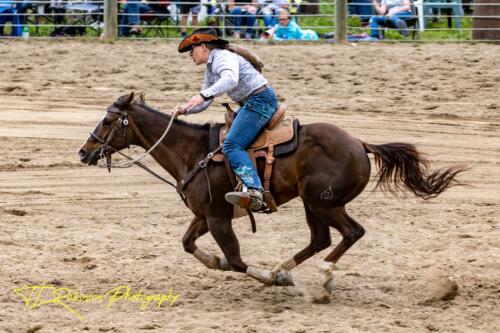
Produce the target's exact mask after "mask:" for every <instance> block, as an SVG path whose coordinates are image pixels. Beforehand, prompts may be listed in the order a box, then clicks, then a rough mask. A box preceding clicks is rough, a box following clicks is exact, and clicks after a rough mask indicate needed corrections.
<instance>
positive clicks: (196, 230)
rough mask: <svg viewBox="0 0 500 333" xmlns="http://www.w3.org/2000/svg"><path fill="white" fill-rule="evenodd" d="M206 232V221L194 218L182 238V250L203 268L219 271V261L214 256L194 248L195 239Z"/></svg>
mask: <svg viewBox="0 0 500 333" xmlns="http://www.w3.org/2000/svg"><path fill="white" fill-rule="evenodd" d="M207 232H208V226H207V221H206V220H204V219H201V218H199V217H195V218H194V219H193V220H192V221H191V224H190V225H189V228H188V230H187V231H186V233H185V234H184V237H183V238H182V245H183V246H184V250H185V251H186V252H188V253H191V254H192V255H193V256H194V257H195V258H196V259H198V260H199V261H201V262H202V263H203V264H204V265H205V266H207V267H208V268H211V269H219V268H220V261H221V259H220V258H219V257H217V256H216V255H213V254H210V253H207V252H205V251H203V250H202V249H200V248H198V247H197V246H196V243H195V242H196V239H198V238H199V237H201V236H203V235H204V234H206V233H207Z"/></svg>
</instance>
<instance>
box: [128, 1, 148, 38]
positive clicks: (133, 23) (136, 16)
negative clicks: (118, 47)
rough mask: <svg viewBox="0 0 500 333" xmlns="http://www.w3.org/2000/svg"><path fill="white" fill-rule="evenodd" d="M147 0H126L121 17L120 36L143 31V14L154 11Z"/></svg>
mask: <svg viewBox="0 0 500 333" xmlns="http://www.w3.org/2000/svg"><path fill="white" fill-rule="evenodd" d="M152 11H153V9H152V8H151V7H150V6H148V4H147V1H145V0H142V1H139V0H130V1H126V3H125V7H123V12H122V15H121V17H120V36H130V35H132V34H140V33H141V27H140V25H141V14H145V13H148V12H152Z"/></svg>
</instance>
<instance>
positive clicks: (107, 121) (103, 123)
mask: <svg viewBox="0 0 500 333" xmlns="http://www.w3.org/2000/svg"><path fill="white" fill-rule="evenodd" d="M102 125H103V126H109V125H111V121H110V120H109V119H107V118H104V119H103V120H102Z"/></svg>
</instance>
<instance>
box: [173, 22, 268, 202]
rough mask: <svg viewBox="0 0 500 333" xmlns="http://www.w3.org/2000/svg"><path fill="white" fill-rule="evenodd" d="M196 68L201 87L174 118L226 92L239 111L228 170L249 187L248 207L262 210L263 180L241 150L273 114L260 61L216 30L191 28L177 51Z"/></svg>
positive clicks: (229, 141) (236, 195) (233, 196)
mask: <svg viewBox="0 0 500 333" xmlns="http://www.w3.org/2000/svg"><path fill="white" fill-rule="evenodd" d="M188 51H189V54H190V56H191V57H192V58H193V61H194V62H195V64H196V65H201V64H206V70H205V78H204V80H203V87H202V90H201V93H200V94H199V95H196V96H193V97H191V99H190V100H189V101H188V102H187V103H185V104H184V105H182V106H180V107H179V108H178V111H177V114H186V115H187V114H191V113H197V112H201V111H203V110H205V109H206V108H208V106H209V105H210V104H211V103H212V101H213V100H214V98H215V97H216V96H220V95H222V94H224V93H227V94H228V96H229V97H230V98H231V99H232V100H233V101H235V102H237V103H238V104H240V106H241V108H240V109H239V110H238V112H237V117H236V118H235V120H234V122H233V124H232V125H231V128H230V130H229V133H228V134H227V137H226V139H225V141H224V146H223V148H224V154H225V155H226V156H227V159H228V160H229V164H230V165H231V169H232V170H233V172H234V173H235V174H236V175H237V176H238V177H239V178H240V179H241V181H242V182H243V185H244V186H243V192H245V190H246V189H248V195H249V196H250V199H251V204H250V205H251V208H252V209H255V210H258V209H260V208H261V207H262V205H263V203H262V192H263V191H264V189H263V188H262V184H261V181H260V179H259V176H258V174H257V171H256V170H255V167H254V165H253V164H252V162H251V160H250V158H249V156H248V154H247V153H246V151H245V149H246V148H247V147H248V146H249V145H250V144H251V143H252V142H253V141H254V140H255V138H256V137H257V135H258V134H259V132H260V131H261V130H262V128H264V127H265V126H266V125H267V123H268V122H269V120H271V118H272V116H273V115H274V113H275V112H276V111H277V110H278V99H277V97H276V94H275V93H274V90H273V88H271V86H270V85H269V83H268V81H267V80H266V78H264V76H263V75H262V74H261V68H262V63H261V62H260V60H259V59H258V58H257V56H255V55H254V54H252V53H251V52H249V51H248V50H246V49H243V48H241V47H235V46H233V45H228V42H227V41H226V40H224V39H220V38H219V37H218V35H217V32H216V30H214V29H210V28H208V29H207V28H203V29H197V30H195V31H194V32H193V33H192V34H191V35H189V36H187V37H186V38H184V39H183V40H182V41H181V43H180V44H179V52H181V53H183V52H188ZM243 192H229V193H227V194H226V195H225V198H226V200H227V201H228V202H229V203H232V204H234V205H235V204H239V202H240V199H241V197H242V196H244V195H245V193H243Z"/></svg>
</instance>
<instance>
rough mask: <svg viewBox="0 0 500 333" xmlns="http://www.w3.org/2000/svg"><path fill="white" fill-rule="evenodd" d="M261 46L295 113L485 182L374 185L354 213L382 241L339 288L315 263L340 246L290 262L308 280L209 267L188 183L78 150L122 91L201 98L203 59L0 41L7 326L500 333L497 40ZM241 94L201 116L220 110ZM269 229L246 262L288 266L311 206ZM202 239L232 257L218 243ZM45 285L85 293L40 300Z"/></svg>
mask: <svg viewBox="0 0 500 333" xmlns="http://www.w3.org/2000/svg"><path fill="white" fill-rule="evenodd" d="M248 46H249V47H250V48H252V49H254V50H255V51H257V52H258V53H259V54H260V55H261V57H262V58H263V60H264V62H265V64H266V67H265V75H266V76H267V77H268V78H269V80H270V81H271V83H272V84H273V86H274V87H275V88H276V90H277V91H278V92H279V94H280V95H281V96H282V97H283V98H284V99H286V103H287V104H288V114H289V115H293V116H295V117H297V118H299V119H300V121H301V122H302V123H304V124H306V123H311V122H328V123H334V124H337V125H339V126H341V127H343V128H344V129H346V130H348V131H349V132H350V133H352V134H353V135H354V136H356V137H358V138H360V139H362V140H364V141H367V142H370V143H388V142H394V141H402V142H410V143H414V144H416V145H417V146H418V147H419V149H421V150H422V151H423V152H425V153H427V154H428V157H429V158H430V159H431V160H433V162H434V164H433V166H434V167H443V166H450V165H456V164H461V165H467V166H469V167H470V170H469V171H468V172H467V173H464V174H463V175H462V176H461V178H460V179H461V180H462V181H465V182H467V183H468V184H469V186H468V187H455V188H452V189H451V190H449V191H447V192H446V193H444V194H443V195H441V196H440V197H438V198H436V199H433V200H428V201H422V200H417V199H416V198H414V197H413V196H411V195H409V194H407V195H405V194H401V196H400V197H398V198H394V197H391V196H386V195H384V194H382V193H381V192H379V191H378V190H376V191H373V185H374V184H373V182H371V184H370V185H369V187H368V188H367V189H366V190H365V192H364V193H362V195H360V196H359V197H358V198H357V199H356V200H354V201H353V202H352V203H351V204H349V206H348V210H349V211H350V213H351V215H352V216H353V217H354V218H355V219H356V220H358V221H359V222H360V223H361V224H362V225H363V226H364V227H365V228H366V231H367V233H366V235H365V237H364V238H363V239H362V240H361V241H359V242H358V243H357V244H356V245H355V246H354V247H353V248H352V249H351V250H350V251H348V252H347V254H346V255H345V256H344V257H343V258H342V260H341V261H340V262H339V264H338V270H337V271H336V273H335V282H336V291H335V293H334V294H333V295H332V296H331V297H327V295H325V294H324V292H323V291H322V289H321V287H320V282H319V273H318V270H317V265H318V262H319V260H320V259H321V258H323V257H324V256H325V255H326V254H327V253H328V251H324V252H322V253H320V254H318V255H316V256H315V257H313V258H312V259H310V260H309V261H307V262H306V263H304V264H303V265H301V266H299V267H297V268H296V269H295V270H294V271H293V274H294V277H295V280H296V283H297V286H296V287H265V286H262V285H261V284H259V283H257V282H256V281H254V280H252V279H250V278H248V277H246V276H244V275H241V274H238V273H234V272H219V271H210V270H208V269H206V268H205V267H204V266H202V265H201V264H200V263H199V262H198V261H197V260H196V259H194V258H193V257H192V256H191V255H189V254H187V253H185V252H184V251H183V248H182V243H181V238H182V235H183V233H184V232H185V230H186V229H187V226H188V223H189V221H190V219H191V213H190V211H189V210H188V209H187V208H186V207H185V206H184V205H183V203H182V201H181V200H180V198H179V197H178V196H177V194H176V192H175V191H174V190H173V189H172V188H170V187H168V186H166V185H164V184H163V183H161V182H160V181H158V180H156V179H155V178H153V177H151V176H150V175H148V174H147V173H145V172H143V171H142V170H140V169H138V168H131V169H124V170H113V171H112V172H111V173H110V174H108V172H107V171H105V170H103V169H98V168H95V167H88V166H84V165H82V164H80V162H79V160H78V156H77V154H76V151H77V149H78V147H79V146H80V145H81V144H82V142H83V140H84V139H86V138H87V136H88V133H89V132H90V131H91V130H92V129H93V128H94V126H95V124H96V123H97V121H98V120H99V119H100V118H101V117H102V116H103V114H104V112H105V110H106V107H107V106H108V105H110V104H111V103H112V102H113V101H114V100H115V99H116V98H117V97H119V96H121V95H123V94H126V93H129V92H131V91H144V92H146V97H147V101H148V103H149V105H151V106H153V107H155V108H158V109H160V110H162V111H164V112H168V111H170V110H171V109H172V107H173V106H175V105H177V104H179V103H181V102H183V101H185V100H186V99H187V98H189V97H190V96H192V95H194V94H196V93H197V92H198V88H199V85H200V82H201V79H202V73H203V69H202V68H201V67H196V66H194V65H193V63H192V61H191V60H190V59H189V57H188V56H187V55H180V54H178V53H177V52H176V44H174V43H168V42H119V43H115V44H103V43H94V42H74V41H63V42H57V41H56V42H47V41H29V42H15V41H0V78H1V79H0V102H1V103H0V154H1V155H0V156H1V159H0V223H1V226H0V259H1V266H0V276H1V280H0V302H1V303H0V305H1V306H0V331H2V332H149V331H154V332H258V333H261V332H412V333H413V332H498V330H499V327H500V325H499V323H500V322H499V319H498V318H500V260H499V259H500V230H499V227H500V226H499V211H500V209H499V208H500V207H499V198H500V189H499V184H500V180H499V178H500V177H499V176H500V117H499V112H500V99H499V91H500V57H499V56H498V55H499V54H500V47H499V46H494V45H485V44H477V45H470V44H405V45H382V44H377V45H352V46H342V47H335V46H332V45H327V44H323V45H257V44H249V45H248ZM225 100H226V99H225V98H220V99H218V100H217V103H215V104H214V105H213V107H211V109H210V110H209V111H206V112H204V113H202V114H200V115H196V116H191V117H189V118H188V119H189V120H190V121H193V122H207V121H221V120H222V117H223V109H222V107H220V106H219V103H221V102H223V101H225ZM186 144H189V142H186ZM131 153H132V154H136V155H137V154H139V153H140V150H139V149H134V150H133V151H132V152H131ZM146 162H147V163H148V164H149V165H150V166H152V167H153V168H154V169H155V170H157V171H159V172H163V170H161V169H160V168H159V167H158V166H157V165H156V164H155V163H154V161H152V160H151V159H147V161H146ZM373 175H375V171H373ZM257 221H258V232H257V233H256V234H252V233H251V231H250V225H249V223H248V220H247V219H245V218H242V219H239V220H236V221H235V222H234V225H235V229H236V232H237V235H238V236H239V239H240V244H241V249H242V250H241V251H242V255H243V258H244V260H246V261H247V262H248V263H251V264H254V265H257V266H259V267H266V268H272V267H273V266H274V265H276V264H277V263H279V262H280V261H282V260H283V259H286V258H288V257H289V256H290V255H292V254H293V253H295V252H297V251H298V250H300V249H301V248H303V247H304V246H305V245H306V244H307V243H308V240H309V234H308V228H307V226H306V223H305V218H304V212H303V209H302V205H301V202H300V200H298V199H296V200H294V201H292V202H289V203H287V204H285V205H283V206H282V207H280V210H279V212H278V213H276V214H272V215H269V216H263V215H259V216H258V217H257ZM332 234H333V240H334V242H338V241H339V239H340V238H339V235H338V234H337V233H336V232H335V231H333V232H332ZM199 244H200V246H203V247H205V248H207V249H209V250H210V251H212V252H214V253H217V254H220V251H219V249H218V247H217V246H216V244H215V242H214V241H213V240H212V238H211V237H210V236H209V235H207V236H205V237H203V238H202V239H201V240H200V241H199ZM44 283H45V284H46V286H48V285H51V286H54V287H53V288H68V289H58V290H56V289H45V290H43V293H42V295H41V297H40V298H38V299H37V298H36V296H37V295H38V293H39V291H40V290H41V289H40V288H41V287H38V289H37V288H36V286H43V284H44ZM120 287H121V288H122V289H119V290H118V289H117V288H120ZM127 288H129V289H127ZM16 290H17V292H16ZM127 290H129V292H128V294H127V295H128V297H125V296H124V297H123V298H122V299H118V296H116V297H115V299H114V300H115V302H111V301H110V299H111V298H112V297H111V296H112V295H120V293H122V294H123V293H124V292H126V291H127ZM141 290H142V291H141ZM31 291H33V292H34V293H33V295H32V298H31V299H30V298H28V296H29V295H30V292H31ZM51 291H54V292H59V293H60V294H59V295H62V293H65V292H66V293H68V292H70V293H71V295H73V297H76V298H75V299H80V301H79V302H74V301H71V300H70V299H59V302H56V300H57V297H56V296H57V295H56V294H51V293H50V292H51ZM108 292H110V293H109V294H108V297H107V298H103V296H102V295H104V294H106V293H108ZM162 294H163V297H164V298H159V297H161V295H162ZM22 295H25V297H26V298H23V297H22ZM75 295H76V296H75ZM78 295H80V296H82V297H79V296H78ZM83 295H86V296H83ZM92 295H93V296H92ZM155 295H156V296H157V298H155V297H154V296H155ZM148 297H149V298H148ZM51 299H52V301H53V302H51V303H45V304H44V303H42V301H50V300H51ZM84 300H85V301H84ZM160 302H162V304H161V306H160V307H158V303H160ZM64 305H67V307H64Z"/></svg>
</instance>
